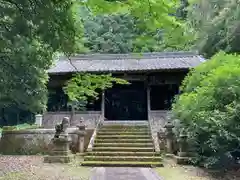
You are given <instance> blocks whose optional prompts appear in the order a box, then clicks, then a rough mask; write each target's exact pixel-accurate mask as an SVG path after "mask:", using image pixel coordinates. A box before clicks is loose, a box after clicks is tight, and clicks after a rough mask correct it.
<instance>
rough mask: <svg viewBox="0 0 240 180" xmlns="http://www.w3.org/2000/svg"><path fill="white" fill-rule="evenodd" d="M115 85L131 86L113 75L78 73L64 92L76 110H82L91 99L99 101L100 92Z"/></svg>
mask: <svg viewBox="0 0 240 180" xmlns="http://www.w3.org/2000/svg"><path fill="white" fill-rule="evenodd" d="M113 83H116V84H129V83H128V82H127V81H125V80H123V79H120V78H114V77H112V76H111V74H107V75H105V74H101V75H97V74H89V73H85V74H82V73H77V74H76V75H74V77H73V78H72V79H70V80H69V81H68V83H67V86H65V87H64V91H65V92H66V94H67V95H68V97H69V100H70V104H72V105H74V107H75V108H82V107H83V106H85V105H86V103H87V102H88V100H89V98H91V99H97V98H98V97H99V91H100V92H102V91H103V90H105V89H107V88H111V87H112V86H113Z"/></svg>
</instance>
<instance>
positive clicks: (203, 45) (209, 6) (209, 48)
mask: <svg viewBox="0 0 240 180" xmlns="http://www.w3.org/2000/svg"><path fill="white" fill-rule="evenodd" d="M187 19H188V22H189V24H190V26H191V27H193V28H194V30H195V31H196V34H197V37H196V42H195V47H194V48H197V49H198V50H199V51H200V53H201V54H203V55H205V56H206V57H211V56H213V55H214V54H216V53H217V52H218V51H220V50H223V51H225V52H229V53H234V52H240V48H239V45H238V42H239V39H240V33H239V30H240V21H239V20H240V1H239V0H229V1H225V0H217V1H205V0H194V1H192V2H191V3H190V6H189V8H188V18H187Z"/></svg>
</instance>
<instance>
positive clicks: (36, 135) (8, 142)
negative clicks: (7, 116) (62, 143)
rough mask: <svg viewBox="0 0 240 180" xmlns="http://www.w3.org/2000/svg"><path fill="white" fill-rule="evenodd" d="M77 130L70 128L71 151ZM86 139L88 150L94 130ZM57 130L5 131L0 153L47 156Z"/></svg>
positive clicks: (90, 131) (88, 130)
mask: <svg viewBox="0 0 240 180" xmlns="http://www.w3.org/2000/svg"><path fill="white" fill-rule="evenodd" d="M76 130H77V128H68V130H67V131H68V133H69V136H70V138H71V141H72V142H71V150H72V151H74V147H75V145H76V140H77V134H76V133H75V131H76ZM86 131H87V134H86V136H85V139H84V148H85V150H86V149H87V146H88V144H89V141H90V138H91V136H92V133H93V129H87V130H86ZM54 133H55V129H28V130H12V131H3V132H2V137H1V139H0V153H1V154H8V155H14V154H16V155H36V154H47V153H48V151H49V150H50V149H51V139H52V138H53V137H54Z"/></svg>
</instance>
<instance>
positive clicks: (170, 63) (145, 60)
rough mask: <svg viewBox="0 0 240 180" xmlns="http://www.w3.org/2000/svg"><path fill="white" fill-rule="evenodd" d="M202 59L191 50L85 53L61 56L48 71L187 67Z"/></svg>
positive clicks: (151, 69) (144, 69)
mask: <svg viewBox="0 0 240 180" xmlns="http://www.w3.org/2000/svg"><path fill="white" fill-rule="evenodd" d="M203 61H204V59H203V58H202V57H201V56H200V55H198V54H196V53H192V52H163V53H142V54H86V55H76V56H73V57H70V58H66V57H61V58H60V59H59V60H58V61H56V63H55V66H53V67H52V68H51V69H50V70H49V71H48V72H49V73H50V74H56V73H67V72H127V71H156V70H167V69H189V68H192V67H195V66H197V65H199V64H201V63H202V62H203Z"/></svg>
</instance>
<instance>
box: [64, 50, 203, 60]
mask: <svg viewBox="0 0 240 180" xmlns="http://www.w3.org/2000/svg"><path fill="white" fill-rule="evenodd" d="M191 56H199V54H198V53H197V52H194V51H192V52H191V51H178V52H148V53H127V54H107V53H93V54H76V55H74V56H72V57H70V59H71V60H113V59H114V60H117V59H145V58H148V59H149V58H174V57H191ZM60 59H61V60H64V59H65V60H66V57H65V56H62V57H60Z"/></svg>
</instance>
